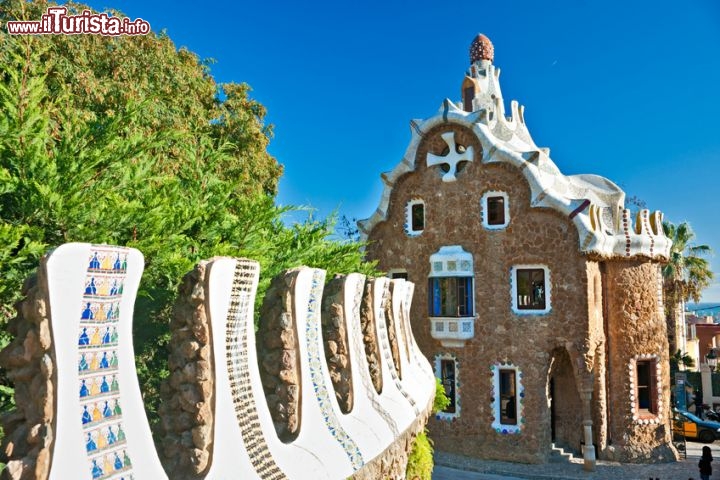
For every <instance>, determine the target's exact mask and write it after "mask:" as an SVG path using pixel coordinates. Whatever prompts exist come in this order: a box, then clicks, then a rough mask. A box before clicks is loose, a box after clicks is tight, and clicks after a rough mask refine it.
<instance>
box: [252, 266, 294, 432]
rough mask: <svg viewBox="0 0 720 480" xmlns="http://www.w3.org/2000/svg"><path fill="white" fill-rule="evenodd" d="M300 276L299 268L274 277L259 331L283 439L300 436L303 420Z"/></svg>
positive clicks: (266, 382)
mask: <svg viewBox="0 0 720 480" xmlns="http://www.w3.org/2000/svg"><path fill="white" fill-rule="evenodd" d="M296 276H297V271H295V270H289V271H287V272H285V273H283V274H281V275H278V276H277V277H275V278H274V279H273V280H272V283H271V284H270V288H269V289H268V291H267V293H266V294H265V299H264V300H263V306H262V313H261V317H262V322H260V327H259V329H258V332H257V352H258V361H259V363H260V376H261V378H262V383H263V387H264V388H265V396H266V398H267V402H268V406H269V407H270V413H271V414H272V417H273V421H274V422H275V429H276V430H277V434H278V436H279V437H280V438H281V439H282V440H283V441H291V440H292V439H293V438H295V437H296V436H297V434H298V432H299V430H300V421H301V419H300V390H301V385H300V382H301V377H300V365H299V364H298V360H297V349H298V344H297V334H296V333H295V328H296V326H295V324H294V322H293V315H292V312H293V305H292V300H293V298H292V292H291V287H292V284H293V281H294V279H295V277H296Z"/></svg>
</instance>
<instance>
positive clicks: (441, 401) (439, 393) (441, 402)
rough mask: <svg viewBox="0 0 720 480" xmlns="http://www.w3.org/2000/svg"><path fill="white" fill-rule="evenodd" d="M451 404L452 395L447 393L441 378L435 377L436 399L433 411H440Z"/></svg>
mask: <svg viewBox="0 0 720 480" xmlns="http://www.w3.org/2000/svg"><path fill="white" fill-rule="evenodd" d="M449 406H450V397H448V396H447V394H446V393H445V387H444V386H443V384H442V382H441V381H440V379H439V378H435V400H433V409H432V413H439V412H442V411H444V410H445V409H446V408H447V407H449Z"/></svg>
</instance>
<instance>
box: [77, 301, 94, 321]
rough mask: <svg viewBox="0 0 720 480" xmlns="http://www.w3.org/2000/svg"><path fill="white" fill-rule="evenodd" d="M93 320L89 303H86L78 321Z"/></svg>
mask: <svg viewBox="0 0 720 480" xmlns="http://www.w3.org/2000/svg"><path fill="white" fill-rule="evenodd" d="M93 318H94V315H93V311H92V308H90V302H88V303H87V305H86V306H85V308H84V309H83V311H82V315H80V320H92V319H93Z"/></svg>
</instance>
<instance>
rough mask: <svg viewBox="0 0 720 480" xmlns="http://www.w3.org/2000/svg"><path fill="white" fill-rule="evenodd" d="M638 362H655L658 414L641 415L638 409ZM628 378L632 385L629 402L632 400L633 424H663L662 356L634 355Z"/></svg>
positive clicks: (629, 364) (630, 386)
mask: <svg viewBox="0 0 720 480" xmlns="http://www.w3.org/2000/svg"><path fill="white" fill-rule="evenodd" d="M638 360H651V361H652V362H653V365H654V367H655V375H654V377H655V381H656V384H655V395H656V397H655V402H656V404H657V412H658V413H655V414H654V413H649V412H648V413H645V414H641V412H639V411H638V409H637V404H638V401H637V399H636V396H637V391H636V386H637V382H638V380H637V362H638ZM628 376H629V378H630V385H629V391H630V394H629V400H630V413H632V419H633V423H638V424H640V425H657V424H660V423H662V422H663V420H664V417H663V401H662V391H663V390H662V381H661V379H662V363H660V356H659V355H657V354H654V353H643V354H639V355H634V356H633V357H632V358H631V359H630V362H629V363H628Z"/></svg>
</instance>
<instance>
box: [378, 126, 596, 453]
mask: <svg viewBox="0 0 720 480" xmlns="http://www.w3.org/2000/svg"><path fill="white" fill-rule="evenodd" d="M450 130H452V131H454V132H455V139H456V141H457V143H459V144H461V145H463V146H465V147H466V148H467V147H469V146H472V148H473V151H474V161H473V162H468V163H465V164H464V168H462V171H461V172H460V173H459V174H458V176H457V181H456V182H451V183H448V182H442V181H441V175H442V174H441V173H440V171H439V169H438V167H434V168H430V169H428V168H427V167H426V162H425V159H426V155H427V153H428V152H432V153H434V154H436V155H439V154H441V153H442V151H443V150H444V149H445V148H447V145H446V143H445V142H444V141H443V140H442V138H441V137H440V135H441V134H442V133H444V132H446V131H450ZM482 155H483V150H482V147H481V145H480V143H479V142H478V141H477V139H476V137H475V136H474V135H473V134H472V132H469V131H468V130H466V129H464V128H462V127H459V126H457V125H454V124H446V125H443V126H440V127H437V128H435V129H433V130H430V131H428V132H426V133H425V134H424V139H423V141H422V142H421V144H420V145H419V147H418V151H417V157H416V162H415V164H416V170H415V171H414V172H412V173H409V174H407V175H405V176H403V177H401V178H400V179H398V181H397V183H396V185H395V188H394V190H393V196H392V197H391V199H390V203H389V209H388V219H387V220H386V221H384V222H380V223H379V224H378V225H377V226H376V227H375V228H374V229H373V231H372V232H371V233H370V235H369V241H370V245H369V246H368V249H367V252H368V257H369V258H370V259H377V260H378V261H379V267H380V268H381V269H383V270H386V271H387V270H390V269H403V270H406V271H407V272H408V280H409V281H411V282H413V283H415V285H416V289H415V296H414V299H413V304H412V311H411V319H412V328H413V332H414V334H415V338H416V339H417V341H418V343H419V345H420V348H421V350H422V351H423V352H424V353H425V355H426V356H427V357H428V358H429V359H432V358H434V356H435V355H437V354H440V353H450V354H453V355H456V356H457V359H458V378H460V379H461V384H460V386H459V388H458V392H459V401H460V405H461V410H460V411H461V413H460V415H459V417H457V418H456V419H454V420H453V421H444V420H440V421H439V420H433V419H431V421H430V423H429V425H430V430H431V436H432V438H433V439H435V441H436V445H437V448H438V449H444V450H448V451H452V452H456V453H461V454H467V455H473V456H479V457H484V458H490V459H501V460H511V461H524V462H539V461H544V459H545V458H547V455H548V454H549V451H550V445H551V439H550V437H551V415H550V406H549V399H548V380H549V378H548V373H549V369H550V362H551V359H552V358H553V356H554V355H555V354H556V352H557V351H558V349H559V350H564V351H565V352H567V355H568V356H569V362H570V365H572V368H568V369H567V371H566V375H568V376H569V375H570V372H573V375H575V379H574V381H575V384H576V387H577V389H578V391H579V390H581V389H582V388H583V385H588V384H589V385H590V388H591V389H592V385H593V382H594V377H593V375H591V374H590V373H589V372H590V371H592V370H593V369H594V368H596V367H595V363H596V361H597V359H598V355H599V353H598V352H601V351H602V347H601V346H602V345H603V341H604V339H603V329H602V315H601V313H592V312H590V311H589V308H588V305H589V298H588V297H589V295H590V293H589V291H590V290H591V289H592V283H591V280H590V278H592V271H593V269H595V270H597V265H593V262H591V261H589V260H588V259H587V258H585V257H584V256H582V255H581V254H580V252H579V247H578V236H577V231H576V230H575V227H574V225H573V224H572V221H571V220H570V219H569V218H567V217H564V216H562V215H560V214H559V213H558V212H556V211H553V210H549V209H538V208H531V206H530V205H531V199H530V190H529V186H528V184H527V181H526V180H525V178H524V177H523V176H522V173H521V172H520V171H519V170H518V169H516V168H515V167H512V166H510V165H507V164H482V163H481V158H482ZM487 191H502V192H506V193H507V194H508V198H509V212H510V224H509V225H508V227H507V228H505V229H501V230H492V231H491V230H486V229H484V228H483V227H482V223H481V219H482V217H481V214H482V212H481V204H480V199H481V197H482V195H483V193H485V192H487ZM416 198H420V199H422V200H423V201H424V202H425V229H424V231H423V232H422V233H421V234H420V235H418V236H415V237H410V236H408V235H406V234H405V233H404V227H403V226H404V224H405V221H406V214H405V207H406V204H407V202H408V201H410V200H411V199H416ZM448 245H460V246H462V247H463V249H464V250H466V251H468V252H470V253H472V255H473V260H474V269H475V271H474V276H475V292H474V293H475V298H474V301H475V312H476V320H475V335H474V338H473V339H471V340H469V341H467V342H466V343H465V346H464V347H462V348H450V347H444V346H442V345H441V344H440V342H438V341H436V340H434V339H433V338H432V337H431V335H430V328H429V326H430V325H429V320H428V311H427V309H428V307H427V298H428V288H427V278H428V276H429V274H430V263H429V258H430V255H432V254H433V253H435V252H437V251H438V250H439V248H440V247H442V246H448ZM522 264H542V265H546V266H547V267H548V268H549V271H550V284H551V302H552V303H551V304H552V308H551V311H550V312H549V313H548V314H545V315H516V314H514V313H513V312H512V310H511V303H512V294H511V283H510V271H511V268H512V266H513V265H522ZM503 362H505V363H510V364H513V365H515V366H517V367H518V368H519V369H520V371H521V374H522V382H523V385H524V387H525V398H524V404H523V407H524V408H523V411H524V423H523V424H522V430H521V433H520V434H502V433H498V432H496V431H495V430H494V429H493V428H492V426H491V425H492V422H493V411H492V408H491V404H492V393H491V392H492V388H491V387H492V383H491V382H492V377H491V375H490V367H491V366H492V365H494V364H496V363H503ZM567 408H568V410H574V411H578V412H580V411H582V408H583V407H582V405H581V404H580V400H579V396H578V397H576V399H575V400H573V401H572V402H571V404H570V405H568V406H567ZM593 418H594V419H597V420H602V416H601V415H600V414H598V413H597V412H594V413H593ZM581 427H582V425H579V424H578V425H576V428H577V430H581ZM597 427H598V426H597V425H596V429H597ZM570 440H572V441H573V442H575V441H576V440H577V439H576V438H575V437H573V438H571V439H568V441H570ZM576 447H577V445H576Z"/></svg>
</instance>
